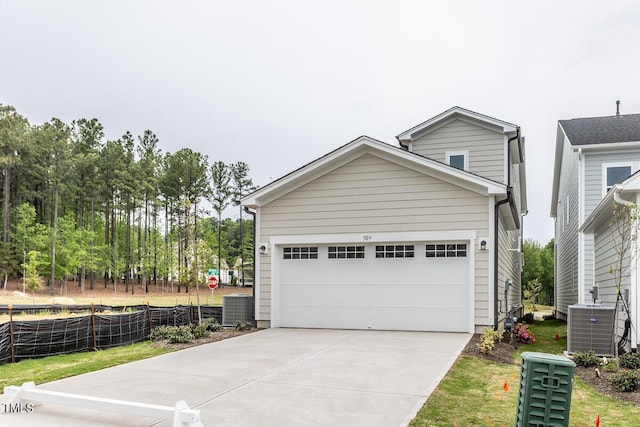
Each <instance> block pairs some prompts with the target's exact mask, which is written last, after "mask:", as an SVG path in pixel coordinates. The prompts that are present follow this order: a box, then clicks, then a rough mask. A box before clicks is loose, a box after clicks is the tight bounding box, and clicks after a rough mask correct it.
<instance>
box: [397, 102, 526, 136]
mask: <svg viewBox="0 0 640 427" xmlns="http://www.w3.org/2000/svg"><path fill="white" fill-rule="evenodd" d="M456 114H458V115H461V116H463V117H468V118H471V119H474V120H477V121H479V122H484V123H487V124H490V125H493V126H497V127H498V128H501V129H502V132H504V133H511V132H515V131H516V130H517V128H518V127H517V126H516V125H514V124H512V123H508V122H505V121H503V120H498V119H494V118H493V117H489V116H485V115H484V114H480V113H476V112H474V111H470V110H467V109H464V108H461V107H453V108H450V109H448V110H447V111H444V112H442V113H440V114H438V115H437V116H435V117H432V118H430V119H429V120H427V121H425V122H422V123H420V124H419V125H417V126H414V127H412V128H411V129H409V130H406V131H404V132H402V133H401V134H399V135H398V136H396V138H397V139H398V141H400V142H401V143H402V142H403V141H411V140H412V139H413V135H415V134H420V133H422V132H423V131H425V130H426V129H428V128H429V127H431V126H433V125H434V124H437V123H438V122H440V121H442V120H446V119H448V118H450V117H451V116H453V115H456Z"/></svg>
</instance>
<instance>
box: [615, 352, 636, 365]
mask: <svg viewBox="0 0 640 427" xmlns="http://www.w3.org/2000/svg"><path fill="white" fill-rule="evenodd" d="M618 359H619V362H620V367H621V368H627V369H640V353H625V354H621V355H620V357H619V358H618Z"/></svg>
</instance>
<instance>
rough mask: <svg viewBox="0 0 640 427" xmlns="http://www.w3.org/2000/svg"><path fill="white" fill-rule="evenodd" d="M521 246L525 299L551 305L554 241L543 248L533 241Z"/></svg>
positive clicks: (527, 240) (530, 240)
mask: <svg viewBox="0 0 640 427" xmlns="http://www.w3.org/2000/svg"><path fill="white" fill-rule="evenodd" d="M522 246H523V247H522V249H523V251H524V269H523V272H522V285H523V292H524V294H525V295H524V296H525V299H528V300H530V301H531V302H533V303H536V304H542V305H553V303H554V301H553V286H554V285H553V281H554V278H553V276H554V246H555V244H554V239H551V240H550V241H549V242H548V243H547V244H546V245H544V246H541V245H540V243H538V242H537V241H535V240H532V239H526V240H525V241H524V243H523V245H522Z"/></svg>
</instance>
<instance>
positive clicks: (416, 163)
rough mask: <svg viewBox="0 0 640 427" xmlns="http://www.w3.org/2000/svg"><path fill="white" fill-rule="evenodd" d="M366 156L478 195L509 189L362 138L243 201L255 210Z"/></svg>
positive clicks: (388, 145) (274, 182)
mask: <svg viewBox="0 0 640 427" xmlns="http://www.w3.org/2000/svg"><path fill="white" fill-rule="evenodd" d="M364 154H373V155H376V156H378V157H380V158H383V159H385V160H388V161H391V162H394V163H397V164H400V165H403V166H405V167H408V168H410V169H413V170H416V171H418V172H421V173H424V174H426V175H430V176H434V177H437V178H440V179H443V180H446V181H448V182H449V183H451V184H454V185H458V186H460V187H463V188H467V189H469V190H471V191H474V192H476V193H479V194H485V195H505V194H506V186H505V185H504V184H501V183H499V182H496V181H493V180H490V179H487V178H483V177H481V176H479V175H475V174H473V173H470V172H467V171H463V170H460V169H457V168H454V167H452V166H449V165H447V164H444V163H441V162H438V161H435V160H432V159H429V158H427V157H424V156H421V155H418V154H415V153H411V152H409V151H407V150H404V149H402V148H400V147H396V146H393V145H390V144H387V143H384V142H382V141H378V140H376V139H373V138H370V137H368V136H361V137H359V138H357V139H355V140H353V141H351V142H349V143H347V144H345V145H343V146H342V147H339V148H337V149H336V150H334V151H332V152H330V153H328V154H326V155H324V156H322V157H320V158H318V159H316V160H314V161H312V162H311V163H308V164H306V165H304V166H302V167H301V168H299V169H297V170H295V171H293V172H291V173H289V174H287V175H285V176H283V177H282V178H280V179H277V180H276V181H273V182H271V183H270V184H267V185H265V186H264V187H262V188H260V189H258V190H256V191H254V192H253V193H251V194H249V195H247V196H246V197H244V198H243V199H242V200H241V204H242V205H243V206H247V207H251V208H256V207H259V206H263V205H265V204H267V203H269V202H271V201H273V200H276V199H278V198H279V197H281V196H283V195H285V194H287V193H289V192H291V191H293V190H295V189H297V188H299V187H301V186H303V185H305V184H307V183H309V182H311V181H313V180H315V179H317V178H319V177H321V176H323V175H326V174H327V173H330V172H331V171H333V170H335V169H337V168H339V167H340V166H342V165H345V164H347V163H348V162H350V161H352V160H355V159H357V158H359V157H360V156H362V155H364Z"/></svg>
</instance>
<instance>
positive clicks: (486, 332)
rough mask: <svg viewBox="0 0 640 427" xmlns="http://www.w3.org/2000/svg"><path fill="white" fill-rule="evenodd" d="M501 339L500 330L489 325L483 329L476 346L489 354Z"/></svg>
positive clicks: (483, 352) (481, 351)
mask: <svg viewBox="0 0 640 427" xmlns="http://www.w3.org/2000/svg"><path fill="white" fill-rule="evenodd" d="M500 341H502V333H501V332H500V331H494V330H493V328H492V327H491V326H487V327H486V328H484V329H483V330H482V334H481V335H480V341H478V343H477V344H476V347H478V351H480V353H482V354H489V353H491V351H492V350H493V347H495V345H496V343H497V342H500Z"/></svg>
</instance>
